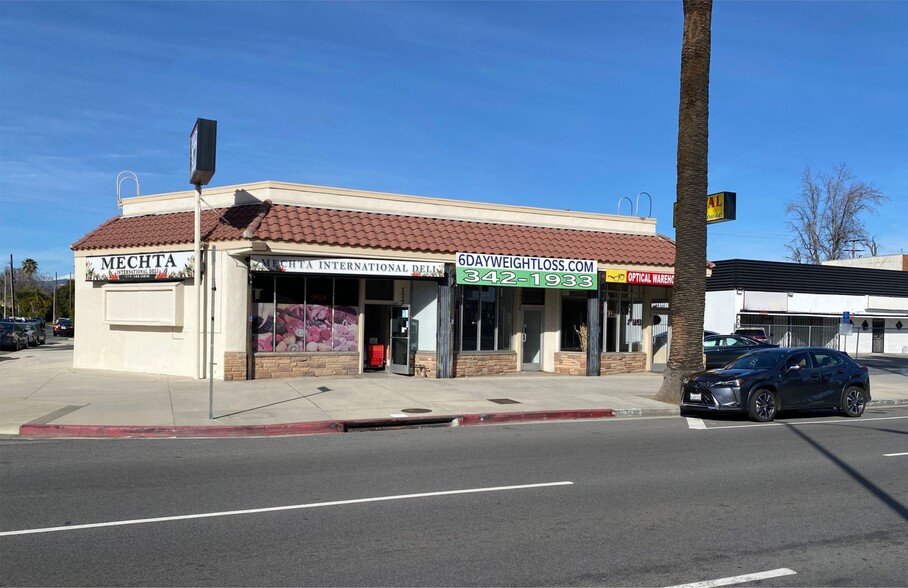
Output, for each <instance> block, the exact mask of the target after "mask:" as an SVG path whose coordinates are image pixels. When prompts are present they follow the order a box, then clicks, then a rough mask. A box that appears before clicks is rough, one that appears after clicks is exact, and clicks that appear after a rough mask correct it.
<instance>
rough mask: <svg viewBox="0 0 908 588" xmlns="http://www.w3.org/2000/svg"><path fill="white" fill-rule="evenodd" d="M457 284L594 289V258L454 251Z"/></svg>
mask: <svg viewBox="0 0 908 588" xmlns="http://www.w3.org/2000/svg"><path fill="white" fill-rule="evenodd" d="M455 270H456V277H457V283H458V284H466V285H480V286H511V287H523V288H557V289H561V290H595V289H596V288H598V286H599V284H598V280H597V277H596V261H595V260H592V259H555V258H551V257H523V256H511V255H485V254H480V253H458V254H457V258H456V265H455Z"/></svg>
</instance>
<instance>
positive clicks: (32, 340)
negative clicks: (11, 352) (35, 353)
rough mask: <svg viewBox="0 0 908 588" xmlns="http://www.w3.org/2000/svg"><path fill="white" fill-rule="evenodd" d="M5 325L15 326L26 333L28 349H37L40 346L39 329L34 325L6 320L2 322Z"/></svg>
mask: <svg viewBox="0 0 908 588" xmlns="http://www.w3.org/2000/svg"><path fill="white" fill-rule="evenodd" d="M2 324H4V325H7V324H8V325H13V326H15V327H16V328H17V329H19V330H21V332H23V333H25V337H26V344H27V346H28V347H36V346H37V345H38V328H37V326H36V325H35V324H34V323H26V322H25V321H21V320H5V321H2Z"/></svg>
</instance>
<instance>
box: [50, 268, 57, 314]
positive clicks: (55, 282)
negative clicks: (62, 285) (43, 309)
mask: <svg viewBox="0 0 908 588" xmlns="http://www.w3.org/2000/svg"><path fill="white" fill-rule="evenodd" d="M51 316H52V318H53V320H54V322H57V272H54V313H53V315H51Z"/></svg>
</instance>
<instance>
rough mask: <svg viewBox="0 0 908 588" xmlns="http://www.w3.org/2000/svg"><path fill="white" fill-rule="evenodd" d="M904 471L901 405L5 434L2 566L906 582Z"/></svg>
mask: <svg viewBox="0 0 908 588" xmlns="http://www.w3.org/2000/svg"><path fill="white" fill-rule="evenodd" d="M906 481H908V409H905V408H897V407H891V408H888V409H882V408H873V409H870V410H868V411H867V413H866V414H865V416H864V417H863V418H862V419H853V420H852V419H844V418H842V417H838V416H836V415H834V414H832V413H820V414H813V415H807V416H799V417H797V418H791V419H785V420H782V421H777V422H776V423H771V424H755V423H750V422H748V421H746V420H740V419H723V420H699V419H685V418H665V419H645V420H643V419H641V420H632V419H614V420H604V421H597V422H577V423H565V422H561V423H543V424H534V425H519V426H489V427H470V428H463V429H457V428H453V429H422V430H397V431H381V432H362V433H349V434H345V435H328V436H307V437H298V438H277V439H276V438H268V439H264V438H262V439H256V438H245V439H222V440H204V441H202V440H198V441H193V440H124V439H121V440H98V441H93V440H76V441H67V440H40V441H32V440H26V439H16V440H5V441H0V584H2V585H16V586H19V585H55V586H69V585H93V586H103V585H118V586H119V585H125V586H128V585H155V586H166V585H192V586H210V585H218V586H232V585H255V586H262V585H264V586H276V585H318V586H335V585H343V586H359V585H369V586H376V585H388V586H390V585H419V586H435V585H445V586H454V585H457V586H475V585H481V586H511V585H521V586H542V585H558V586H571V585H581V586H584V585H590V586H673V585H679V584H687V583H694V582H702V581H710V580H718V579H724V578H731V577H737V576H742V575H747V574H760V573H766V572H773V573H775V574H779V575H776V576H775V577H768V578H766V579H757V580H752V581H751V582H750V583H749V584H748V585H755V586H904V585H906V583H908V557H906V553H908V483H906ZM515 486H523V487H515ZM464 490H473V491H472V492H460V493H451V492H452V491H464ZM426 493H434V494H432V495H428V496H427V495H425V494H426ZM414 495H415V496H414ZM364 499H378V500H369V501H366V500H364ZM329 503H330V504H329ZM285 507H292V508H285ZM262 509H271V510H264V511H263V510H262ZM238 511H239V512H238ZM202 514H207V515H210V516H205V517H199V516H198V515H202ZM161 517H178V518H168V519H166V520H157V521H149V520H148V519H151V518H161ZM97 523H116V524H114V525H111V526H93V525H94V524H97ZM79 525H88V526H86V527H79ZM61 527H62V529H61ZM42 529H43V530H42ZM48 529H49V530H48ZM15 531H23V533H22V534H11V532H15Z"/></svg>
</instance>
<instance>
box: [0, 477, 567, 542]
mask: <svg viewBox="0 0 908 588" xmlns="http://www.w3.org/2000/svg"><path fill="white" fill-rule="evenodd" d="M573 484H574V483H573V482H546V483H543V484H521V485H518V486H492V487H490V488H468V489H466V490H443V491H440V492H422V493H419V494H398V495H393V496H376V497H373V498H356V499H353V500H335V501H332V502H310V503H309V504H291V505H289V506H270V507H266V508H250V509H246V510H227V511H222V512H205V513H199V514H189V515H177V516H172V517H155V518H151V519H132V520H127V521H109V522H106V523H88V524H85V525H67V526H65V527H45V528H42V529H22V530H21V531H0V537H10V536H12V535H33V534H36V533H53V532H55V531H75V530H77V529H96V528H99V527H120V526H124V525H142V524H145V523H163V522H167V521H185V520H189V519H205V518H211V517H229V516H234V515H244V514H255V513H261V512H277V511H282V510H298V509H302V508H318V507H320V506H344V505H347V504H362V503H365V502H383V501H387V500H407V499H410V498H428V497H432V496H452V495H455V494H476V493H478V492H501V491H503V490H527V489H530V488H548V487H551V486H571V485H573Z"/></svg>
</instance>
